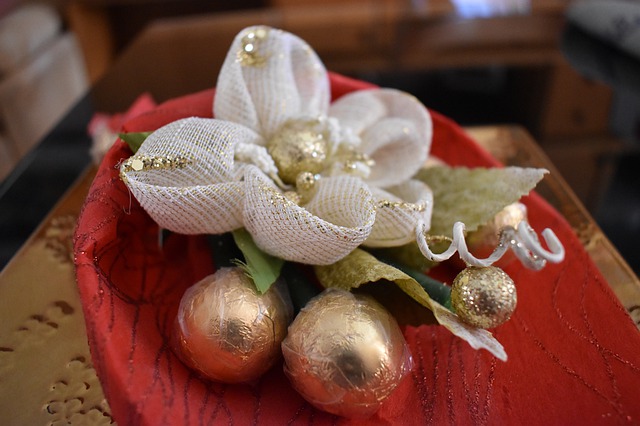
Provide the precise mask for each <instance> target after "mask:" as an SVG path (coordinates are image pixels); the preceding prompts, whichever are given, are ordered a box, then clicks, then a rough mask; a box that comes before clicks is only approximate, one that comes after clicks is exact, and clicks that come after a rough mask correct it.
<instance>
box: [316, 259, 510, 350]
mask: <svg viewBox="0 0 640 426" xmlns="http://www.w3.org/2000/svg"><path fill="white" fill-rule="evenodd" d="M314 269H315V272H316V276H317V277H318V280H319V281H320V283H321V284H322V286H323V287H337V288H342V289H344V290H352V289H356V288H359V287H360V286H362V285H365V284H368V283H375V282H379V281H385V280H386V281H391V282H394V283H395V284H396V285H397V286H398V287H400V288H401V289H402V291H404V292H405V293H406V294H407V295H409V296H410V297H411V298H412V299H413V300H415V301H416V302H418V303H419V304H420V305H422V306H424V307H425V308H427V309H429V310H431V311H432V312H433V314H434V316H435V318H436V320H437V321H438V323H439V324H440V325H442V326H443V327H445V328H446V329H447V330H449V331H451V332H452V333H453V334H454V335H456V336H458V337H460V338H461V339H463V340H465V341H467V342H468V343H469V344H470V345H471V347H473V348H474V349H481V348H482V349H486V350H488V351H489V352H491V353H492V354H493V355H494V356H495V357H496V358H498V359H500V360H503V361H506V359H507V354H506V353H505V351H504V348H503V347H502V345H501V344H500V342H498V341H497V340H496V339H495V338H494V337H493V335H492V334H491V333H490V332H488V331H487V330H483V329H479V328H475V327H472V326H470V325H468V324H465V323H464V322H462V321H461V320H460V319H459V318H458V316H457V315H456V314H454V313H453V312H451V311H449V310H448V309H447V308H445V307H444V306H442V305H441V304H439V303H438V302H436V301H435V300H433V299H431V298H430V297H429V294H428V293H427V292H426V291H425V290H424V289H423V288H422V286H421V285H420V284H419V283H418V282H417V281H416V280H415V279H413V278H411V277H410V276H409V275H407V274H405V273H404V272H402V271H400V270H399V269H397V268H394V267H393V266H391V265H388V264H386V263H384V262H381V261H380V260H378V259H376V258H375V257H374V256H373V255H371V254H369V253H367V252H366V251H364V250H361V249H356V250H354V251H353V252H351V253H350V254H349V255H347V256H346V257H345V258H343V259H342V260H339V261H338V262H336V263H334V264H332V265H319V266H315V267H314Z"/></svg>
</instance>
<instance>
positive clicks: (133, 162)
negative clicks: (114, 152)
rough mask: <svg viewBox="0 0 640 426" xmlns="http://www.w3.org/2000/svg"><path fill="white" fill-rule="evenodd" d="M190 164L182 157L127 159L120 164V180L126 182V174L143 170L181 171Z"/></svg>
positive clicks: (138, 157) (135, 157) (189, 161)
mask: <svg viewBox="0 0 640 426" xmlns="http://www.w3.org/2000/svg"><path fill="white" fill-rule="evenodd" d="M189 164H191V160H189V159H188V158H186V157H182V156H175V157H174V156H170V155H169V156H166V157H149V156H146V155H140V156H133V157H129V158H128V159H127V160H125V162H124V163H122V166H121V168H120V178H121V179H122V180H123V181H125V182H126V175H125V174H126V173H128V172H141V171H145V170H167V169H182V168H184V167H186V166H187V165H189Z"/></svg>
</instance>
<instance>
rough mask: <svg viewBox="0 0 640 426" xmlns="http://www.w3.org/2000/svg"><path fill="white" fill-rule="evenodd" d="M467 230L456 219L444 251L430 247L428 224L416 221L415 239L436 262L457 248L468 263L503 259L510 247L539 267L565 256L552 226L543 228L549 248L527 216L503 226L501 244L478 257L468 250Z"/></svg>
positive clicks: (527, 262)
mask: <svg viewBox="0 0 640 426" xmlns="http://www.w3.org/2000/svg"><path fill="white" fill-rule="evenodd" d="M464 231H465V225H464V223H462V222H456V223H455V224H454V225H453V238H452V239H451V244H450V245H449V247H448V248H447V249H446V250H445V251H444V252H442V253H434V252H433V251H431V249H430V248H429V244H428V241H427V240H428V236H427V227H426V224H425V223H424V222H423V221H420V222H418V224H417V225H416V242H417V243H418V247H419V248H420V252H421V253H422V255H423V256H424V257H426V258H427V259H429V260H431V261H433V262H443V261H445V260H447V259H449V258H451V256H453V255H454V254H455V253H456V252H458V255H459V256H460V258H461V259H462V260H463V261H464V262H465V263H466V264H467V265H469V266H477V267H487V266H491V265H493V264H494V263H495V262H497V261H498V260H500V258H502V256H503V255H504V254H505V253H506V252H507V250H508V249H511V250H512V251H513V252H514V253H515V255H516V256H517V257H518V259H520V261H521V262H522V264H523V265H524V266H525V267H527V268H529V269H533V270H535V271H537V270H540V269H542V268H544V266H545V265H546V263H547V262H551V263H560V262H562V260H563V259H564V255H565V250H564V247H563V246H562V243H561V242H560V240H559V239H558V237H557V236H556V234H555V233H554V232H553V231H552V230H551V229H548V228H547V229H545V230H544V231H542V236H543V238H544V241H545V242H546V244H547V247H549V250H546V249H545V248H543V247H542V245H541V244H540V240H539V239H538V236H537V235H536V233H535V231H534V230H533V228H531V226H530V225H529V223H528V222H527V221H524V220H523V221H521V222H520V223H519V224H518V227H517V229H516V228H513V227H512V226H507V227H505V228H503V229H502V230H501V233H500V239H499V242H498V245H497V246H496V248H495V249H494V250H493V252H492V253H491V254H490V255H489V256H488V257H486V258H484V259H478V258H477V257H475V256H474V255H472V254H471V252H469V248H468V247H467V243H466V241H465V236H464Z"/></svg>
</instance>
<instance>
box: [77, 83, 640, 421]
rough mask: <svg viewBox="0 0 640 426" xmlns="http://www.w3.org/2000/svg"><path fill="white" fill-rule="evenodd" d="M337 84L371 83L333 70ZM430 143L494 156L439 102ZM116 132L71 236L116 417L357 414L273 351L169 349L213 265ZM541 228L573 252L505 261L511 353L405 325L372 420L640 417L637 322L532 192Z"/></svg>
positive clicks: (184, 102)
mask: <svg viewBox="0 0 640 426" xmlns="http://www.w3.org/2000/svg"><path fill="white" fill-rule="evenodd" d="M331 78H332V90H333V91H332V94H333V96H334V98H335V97H339V96H341V95H342V94H344V93H346V92H349V91H352V90H356V89H365V88H370V87H372V86H371V85H369V84H366V83H363V82H358V81H354V80H350V79H347V78H345V77H341V76H337V75H332V76H331ZM213 93H214V92H213V91H212V90H210V91H206V92H202V93H197V94H195V95H190V96H186V97H183V98H179V99H176V100H173V101H169V102H166V103H164V104H162V105H160V106H159V107H158V108H156V109H154V110H153V111H150V112H148V113H145V114H143V115H141V116H138V117H136V118H134V119H132V120H130V121H129V122H127V123H126V124H125V127H124V130H125V131H148V130H153V129H156V128H158V127H159V126H161V125H164V124H166V123H168V122H170V121H173V120H176V119H178V118H181V117H185V116H191V115H195V116H202V117H210V116H211V114H212V112H211V110H212V99H213ZM433 120H434V143H433V149H432V152H433V153H434V154H435V155H437V156H439V157H441V158H444V159H445V160H446V161H448V162H449V163H451V164H455V165H468V166H483V165H485V166H486V165H495V161H494V160H493V159H492V158H491V157H489V156H488V154H487V153H486V152H484V151H482V150H481V149H480V148H478V147H477V146H476V145H475V144H474V143H473V141H471V140H470V139H469V138H468V137H467V136H466V135H465V134H464V133H463V131H462V130H461V129H460V128H459V127H458V126H456V125H455V124H454V123H453V122H451V121H449V120H448V119H446V118H444V117H442V116H440V115H438V114H435V113H434V114H433ZM129 155H130V152H129V151H128V148H126V146H125V144H124V143H122V142H118V143H116V145H115V146H114V147H113V148H112V149H111V151H110V152H109V153H108V155H107V157H106V158H105V160H104V162H103V163H102V165H101V167H100V169H99V171H98V174H97V177H96V179H95V182H94V183H93V185H92V187H91V190H90V193H89V196H88V198H87V200H86V203H85V205H84V207H83V210H82V213H81V216H80V219H79V224H78V230H77V234H76V239H75V250H76V266H77V279H78V285H79V289H80V294H81V297H82V301H83V307H84V313H85V317H86V323H87V332H88V336H89V344H90V347H91V353H92V357H93V362H94V365H95V367H96V369H97V372H98V375H99V377H100V380H101V382H102V385H103V388H104V391H105V393H106V396H107V398H108V400H109V403H110V405H111V409H112V413H113V416H114V418H115V420H116V421H117V422H118V423H119V424H120V425H154V426H155V425H176V424H211V423H215V424H218V423H220V424H236V425H245V424H287V423H293V424H314V425H324V424H356V422H353V421H350V420H347V419H342V418H337V417H334V416H332V415H329V414H326V413H323V412H320V411H317V410H315V409H314V408H312V407H311V406H310V405H308V404H307V403H306V402H305V401H304V400H303V399H302V398H301V397H300V396H299V395H298V394H296V392H295V391H293V390H292V388H291V386H290V385H289V383H288V382H287V380H286V378H285V376H284V374H283V373H282V365H281V363H278V364H277V365H276V366H275V367H274V368H273V369H272V370H271V371H270V372H268V373H267V374H266V375H265V376H264V377H263V378H262V379H261V380H260V381H258V382H257V383H254V384H251V385H224V384H217V383H210V382H206V381H203V380H201V379H200V378H199V377H198V376H196V375H195V374H194V373H193V372H191V371H190V370H188V369H187V368H186V367H184V365H183V364H182V363H180V361H178V359H177V358H176V357H175V356H174V355H173V353H172V352H171V351H170V349H169V336H168V333H169V330H170V328H171V324H172V321H173V319H174V316H175V314H176V311H177V306H178V303H179V300H180V297H181V295H182V293H183V291H184V290H185V289H186V288H187V287H188V286H190V285H192V284H193V283H195V282H196V281H198V280H199V279H200V278H202V277H203V276H205V275H207V274H209V273H211V272H212V271H213V267H212V265H211V260H210V256H209V252H208V248H207V247H206V244H205V241H204V239H203V238H201V237H186V236H181V235H175V234H172V235H170V236H169V238H168V239H167V240H166V242H165V244H164V247H163V249H159V248H158V242H157V231H158V229H157V226H156V225H155V224H154V223H153V222H152V221H151V220H150V219H149V217H148V216H147V215H146V214H145V212H144V211H143V210H142V209H141V208H140V206H139V205H138V203H137V202H136V201H135V200H134V199H132V198H131V197H130V195H129V193H128V191H127V189H126V187H125V186H124V184H123V183H122V182H121V181H120V179H119V178H118V170H117V167H116V165H117V164H119V163H120V162H121V161H122V160H123V159H124V158H126V157H128V156H129ZM525 201H526V204H527V205H528V207H529V216H530V221H531V223H532V225H533V226H534V228H535V229H537V230H542V229H543V228H546V227H550V228H552V229H553V230H554V231H555V232H556V233H557V235H558V237H559V238H560V240H561V241H562V242H563V244H564V245H565V248H566V251H567V259H566V260H565V261H564V262H563V263H562V264H559V265H549V266H547V267H546V268H545V269H543V270H542V271H539V272H532V271H529V270H526V269H524V268H523V267H522V266H520V265H519V264H517V263H516V262H513V263H512V264H511V265H509V267H507V273H509V274H510V275H511V276H512V277H513V279H514V281H515V282H516V285H517V288H518V292H519V295H518V302H519V304H518V307H517V309H516V312H515V314H514V316H513V318H512V319H511V321H509V322H508V323H506V324H505V325H503V326H501V327H499V328H498V329H497V330H496V331H495V335H496V337H497V338H498V340H500V341H501V342H502V344H503V345H504V346H505V348H506V351H507V353H508V355H509V361H508V362H506V363H502V362H500V361H498V360H496V359H495V358H493V357H492V356H491V355H489V354H488V353H487V352H484V351H475V350H473V349H471V347H469V345H468V344H467V343H466V342H464V341H462V340H460V339H458V338H456V337H454V336H453V335H451V334H450V333H449V332H448V331H447V330H445V329H444V328H443V327H439V326H422V327H419V328H407V329H406V330H405V336H406V338H407V341H408V343H409V345H410V348H411V351H412V354H413V357H414V361H415V365H414V368H413V371H412V374H411V375H410V376H408V377H407V379H406V380H404V381H403V382H402V383H401V384H400V386H399V387H398V388H397V390H396V391H395V392H394V394H393V395H392V396H391V397H390V398H389V399H388V400H387V401H386V402H385V403H384V405H383V406H382V408H381V409H380V410H379V412H378V413H377V414H376V415H375V416H374V417H373V418H371V419H369V420H368V421H367V422H366V423H367V424H402V425H411V424H428V423H435V424H594V423H598V424H619V423H637V422H640V404H638V396H637V388H638V383H639V382H640V361H639V354H640V333H638V331H637V330H636V329H635V326H634V324H633V323H632V321H631V320H630V318H629V317H628V316H627V314H626V312H625V311H624V309H623V308H622V307H621V306H620V304H619V303H618V301H617V299H616V298H615V296H614V294H613V293H612V292H611V290H610V289H609V287H608V285H607V283H606V282H605V280H604V279H603V278H602V276H601V275H600V273H599V272H598V271H597V269H596V268H595V266H594V264H593V263H592V261H591V260H590V259H589V257H588V256H587V254H586V253H585V251H584V250H583V248H582V247H581V245H580V243H579V241H578V240H577V238H576V237H575V236H574V234H573V232H572V230H571V228H570V227H569V225H568V224H567V223H566V222H565V221H564V219H563V218H562V217H561V216H560V215H559V214H558V213H557V212H556V211H554V210H553V209H552V208H551V207H549V205H548V204H547V203H545V202H544V201H543V200H542V199H540V198H539V197H537V196H535V195H533V196H530V197H527V198H526V200H525Z"/></svg>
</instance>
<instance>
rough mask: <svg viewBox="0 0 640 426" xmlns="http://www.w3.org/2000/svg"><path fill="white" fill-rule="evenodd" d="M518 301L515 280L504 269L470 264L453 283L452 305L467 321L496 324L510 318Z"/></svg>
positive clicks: (476, 323) (491, 325) (475, 324)
mask: <svg viewBox="0 0 640 426" xmlns="http://www.w3.org/2000/svg"><path fill="white" fill-rule="evenodd" d="M517 301H518V298H517V295H516V286H515V284H514V283H513V280H512V279H511V278H510V277H509V275H507V274H506V273H505V272H504V271H503V270H502V269H500V268H496V267H495V266H489V267H487V268H476V267H472V266H470V267H468V268H466V269H464V270H463V271H462V272H460V273H459V274H458V276H456V278H455V279H454V280H453V285H452V286H451V305H452V306H453V308H454V309H455V311H456V314H457V315H458V317H460V319H461V320H463V321H464V322H466V323H467V324H470V325H473V326H475V327H480V328H493V327H497V326H499V325H500V324H502V323H504V322H505V321H507V320H508V319H509V318H510V317H511V314H512V313H513V311H514V310H515V309H516V303H517Z"/></svg>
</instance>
